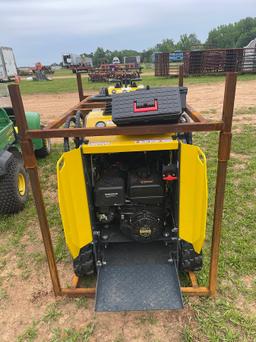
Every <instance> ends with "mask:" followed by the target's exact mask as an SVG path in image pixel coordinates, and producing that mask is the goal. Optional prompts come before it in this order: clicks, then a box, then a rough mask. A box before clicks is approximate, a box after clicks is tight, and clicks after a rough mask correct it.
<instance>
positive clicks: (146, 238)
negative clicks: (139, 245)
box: [120, 210, 163, 242]
mask: <svg viewBox="0 0 256 342" xmlns="http://www.w3.org/2000/svg"><path fill="white" fill-rule="evenodd" d="M122 216H123V220H121V225H120V230H121V231H122V232H123V233H124V234H125V235H126V236H128V237H130V238H131V239H133V240H135V241H140V242H150V241H152V240H156V239H158V238H159V236H160V235H161V232H162V228H163V222H162V220H161V218H160V217H159V216H158V215H156V214H154V213H152V212H151V211H148V210H142V211H138V212H137V213H133V214H132V215H131V213H125V212H124V213H122Z"/></svg>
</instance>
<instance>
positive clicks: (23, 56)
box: [0, 0, 256, 66]
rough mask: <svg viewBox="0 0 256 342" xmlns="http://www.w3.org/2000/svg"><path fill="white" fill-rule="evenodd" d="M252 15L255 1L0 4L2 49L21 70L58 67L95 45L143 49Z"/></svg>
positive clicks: (202, 34) (34, 0)
mask: <svg viewBox="0 0 256 342" xmlns="http://www.w3.org/2000/svg"><path fill="white" fill-rule="evenodd" d="M247 16H256V0H240V1H238V0H215V1H207V0H178V1H177V0H176V1H174V0H127V1H126V0H105V1H104V0H91V1H88V0H73V1H70V0H41V1H40V0H0V23H1V27H0V46H10V47H12V48H13V49H14V53H15V56H16V60H17V64H18V65H19V66H22V65H23V66H24V65H32V64H35V63H36V62H38V61H41V62H42V63H44V64H50V63H53V62H60V61H61V55H62V54H63V53H65V52H74V53H82V52H84V51H86V52H91V51H94V50H95V49H96V48H97V47H98V46H101V47H103V48H108V49H110V50H114V49H126V48H127V49H135V50H143V49H146V48H149V47H152V46H154V45H155V44H156V43H158V42H160V41H161V40H162V39H164V38H173V39H174V40H175V41H177V40H178V39H179V36H180V35H181V34H183V33H196V34H197V36H198V37H199V39H201V40H202V41H204V40H205V39H206V38H207V34H208V32H209V30H211V29H212V28H214V27H216V26H218V25H221V24H225V23H230V22H235V21H238V20H240V19H242V18H245V17H247Z"/></svg>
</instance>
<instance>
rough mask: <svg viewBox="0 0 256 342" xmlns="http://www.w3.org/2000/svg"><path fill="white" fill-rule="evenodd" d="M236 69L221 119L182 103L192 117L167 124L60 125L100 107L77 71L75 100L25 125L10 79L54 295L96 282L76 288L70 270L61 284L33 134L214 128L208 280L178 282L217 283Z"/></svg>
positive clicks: (209, 291)
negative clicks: (35, 125)
mask: <svg viewBox="0 0 256 342" xmlns="http://www.w3.org/2000/svg"><path fill="white" fill-rule="evenodd" d="M236 79H237V75H236V73H228V74H227V75H226V82H225V93H224V101H223V111H222V119H221V120H219V121H210V120H208V119H206V118H204V117H203V116H202V115H201V114H200V113H199V112H197V111H195V110H194V109H192V108H191V107H190V106H189V105H187V108H186V113H187V114H188V115H189V116H190V118H191V122H189V123H179V124H172V125H153V126H152V125H151V126H149V125H146V126H143V127H142V126H139V127H137V126H130V127H105V128H97V127H95V128H86V127H83V128H69V129H68V128H67V129H65V128H60V127H61V126H62V125H63V123H64V122H65V121H66V118H67V117H68V116H69V115H73V114H74V113H75V112H76V111H77V110H81V112H82V113H83V114H84V116H86V115H87V114H88V113H89V112H90V110H91V109H92V108H99V107H101V108H104V106H105V104H104V103H102V102H99V103H97V102H96V103H95V102H92V100H91V98H90V97H89V96H84V92H83V86H82V79H81V74H77V86H78V94H79V100H80V102H79V103H78V104H77V105H76V106H74V107H73V108H71V109H70V110H68V111H67V112H66V113H65V114H64V115H63V116H61V117H60V118H59V119H58V120H56V121H54V122H52V123H51V124H49V125H48V126H47V127H46V128H45V129H44V130H29V129H28V126H27V122H26V117H25V112H24V107H23V102H22V97H21V94H20V89H19V86H18V85H17V84H12V85H9V92H10V97H11V101H12V106H13V110H14V113H15V117H16V122H17V126H18V129H19V137H20V145H21V149H22V154H23V159H24V163H25V167H26V169H27V170H28V173H29V177H30V182H31V188H32V192H33V197H34V201H35V205H36V209H37V215H38V220H39V223H40V229H41V233H42V237H43V243H44V247H45V252H46V256H47V261H48V265H49V271H50V276H51V280H52V286H53V291H54V294H55V295H56V296H59V295H67V296H80V295H83V296H88V297H93V296H94V295H95V288H80V287H79V279H78V278H77V277H76V276H74V277H73V279H72V285H71V287H70V288H62V287H61V285H60V279H59V274H58V270H57V266H56V260H55V256H54V251H53V246H52V240H51V234H50V230H49V225H48V220H47V215H46V210H45V205H44V200H43V195H42V190H41V186H40V182H39V176H38V168H37V161H36V158H35V155H34V151H33V146H32V138H55V137H74V136H78V137H85V136H86V137H88V136H103V135H118V134H119V135H138V134H139V135H141V132H144V133H143V134H161V133H170V132H193V131H219V145H218V167H217V178H216V190H215V204H214V217H213V229H212V244H211V260H210V269H209V282H208V286H206V287H202V286H199V285H198V283H197V279H196V275H195V274H194V273H193V272H189V274H188V275H189V278H190V283H191V285H190V286H188V287H182V288H181V290H182V292H183V293H185V294H188V295H200V296H201V295H203V296H213V295H215V294H216V288H217V270H218V260H219V251H220V239H221V223H222V215H223V203H224V191H225V182H226V173H227V163H228V160H229V157H230V147H231V139H232V133H231V127H232V118H233V109H234V100H235V91H236ZM182 85H183V66H181V67H180V73H179V86H182Z"/></svg>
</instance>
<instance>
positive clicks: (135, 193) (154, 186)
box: [128, 168, 164, 204]
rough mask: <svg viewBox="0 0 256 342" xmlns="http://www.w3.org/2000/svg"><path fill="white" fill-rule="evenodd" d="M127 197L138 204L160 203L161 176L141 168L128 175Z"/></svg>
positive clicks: (162, 194)
mask: <svg viewBox="0 0 256 342" xmlns="http://www.w3.org/2000/svg"><path fill="white" fill-rule="evenodd" d="M128 197H129V199H131V200H132V201H136V202H138V203H149V204H150V203H152V204H157V203H161V202H162V200H163V198H164V186H163V181H162V179H161V176H160V175H159V174H157V173H156V172H148V173H147V170H145V169H143V168H141V169H137V170H133V171H132V172H130V173H129V175H128Z"/></svg>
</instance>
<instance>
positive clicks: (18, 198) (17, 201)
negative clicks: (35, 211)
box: [0, 157, 28, 214]
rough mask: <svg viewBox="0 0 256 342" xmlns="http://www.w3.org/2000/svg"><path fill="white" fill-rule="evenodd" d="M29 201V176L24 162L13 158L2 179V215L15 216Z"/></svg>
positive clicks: (0, 200)
mask: <svg viewBox="0 0 256 342" xmlns="http://www.w3.org/2000/svg"><path fill="white" fill-rule="evenodd" d="M27 199H28V174H27V172H26V170H25V168H24V166H23V161H22V160H19V159H17V158H15V157H14V158H12V159H11V160H10V162H9V164H8V166H7V173H6V174H5V175H4V176H2V177H0V213H1V214H13V213H17V212H18V211H20V210H22V209H23V208H24V206H25V203H26V201H27Z"/></svg>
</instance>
